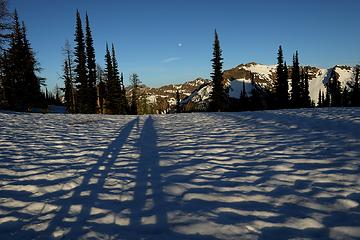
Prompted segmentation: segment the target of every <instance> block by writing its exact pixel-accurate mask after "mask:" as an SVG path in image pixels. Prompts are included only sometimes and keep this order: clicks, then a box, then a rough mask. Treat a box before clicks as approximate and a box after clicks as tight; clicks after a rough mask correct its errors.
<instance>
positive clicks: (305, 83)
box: [303, 68, 311, 107]
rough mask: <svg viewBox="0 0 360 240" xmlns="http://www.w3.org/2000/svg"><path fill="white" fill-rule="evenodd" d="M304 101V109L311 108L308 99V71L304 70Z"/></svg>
mask: <svg viewBox="0 0 360 240" xmlns="http://www.w3.org/2000/svg"><path fill="white" fill-rule="evenodd" d="M303 94H304V101H305V107H310V106H311V98H310V91H309V71H308V69H307V68H305V78H304V91H303Z"/></svg>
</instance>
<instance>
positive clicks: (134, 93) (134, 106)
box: [130, 73, 141, 115]
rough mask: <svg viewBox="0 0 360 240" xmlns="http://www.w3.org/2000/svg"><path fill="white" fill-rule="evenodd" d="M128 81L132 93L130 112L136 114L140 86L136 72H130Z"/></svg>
mask: <svg viewBox="0 0 360 240" xmlns="http://www.w3.org/2000/svg"><path fill="white" fill-rule="evenodd" d="M130 82H131V86H132V93H131V111H130V112H131V114H134V115H137V114H138V104H139V103H138V101H139V86H140V83H141V81H140V79H139V76H138V75H137V74H136V73H133V74H131V76H130Z"/></svg>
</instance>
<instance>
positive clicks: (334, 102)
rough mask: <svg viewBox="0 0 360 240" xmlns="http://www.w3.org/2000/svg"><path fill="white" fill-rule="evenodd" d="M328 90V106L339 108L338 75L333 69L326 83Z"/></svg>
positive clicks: (339, 86)
mask: <svg viewBox="0 0 360 240" xmlns="http://www.w3.org/2000/svg"><path fill="white" fill-rule="evenodd" d="M327 87H328V90H329V95H330V101H329V105H330V106H331V107H340V106H341V84H340V81H339V78H338V75H337V74H336V72H335V68H333V69H332V70H331V75H330V79H329V82H328V83H327Z"/></svg>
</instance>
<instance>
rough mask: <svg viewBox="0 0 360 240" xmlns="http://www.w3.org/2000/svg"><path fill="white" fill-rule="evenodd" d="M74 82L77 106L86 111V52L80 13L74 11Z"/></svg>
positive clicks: (82, 111)
mask: <svg viewBox="0 0 360 240" xmlns="http://www.w3.org/2000/svg"><path fill="white" fill-rule="evenodd" d="M75 43H76V46H75V53H74V55H75V60H74V61H75V63H76V67H75V73H76V78H75V82H76V84H77V89H78V96H77V106H78V108H79V112H80V113H88V112H89V107H88V99H89V98H88V76H87V68H86V54H85V43H84V33H83V30H82V24H81V18H80V13H79V11H78V10H77V11H76V30H75Z"/></svg>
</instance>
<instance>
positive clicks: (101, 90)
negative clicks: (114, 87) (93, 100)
mask: <svg viewBox="0 0 360 240" xmlns="http://www.w3.org/2000/svg"><path fill="white" fill-rule="evenodd" d="M96 68H97V71H96V73H97V82H98V87H97V89H98V102H99V112H100V114H104V113H105V111H104V109H105V99H106V84H105V82H104V77H103V76H104V73H103V69H102V68H101V66H100V65H97V66H96Z"/></svg>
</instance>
